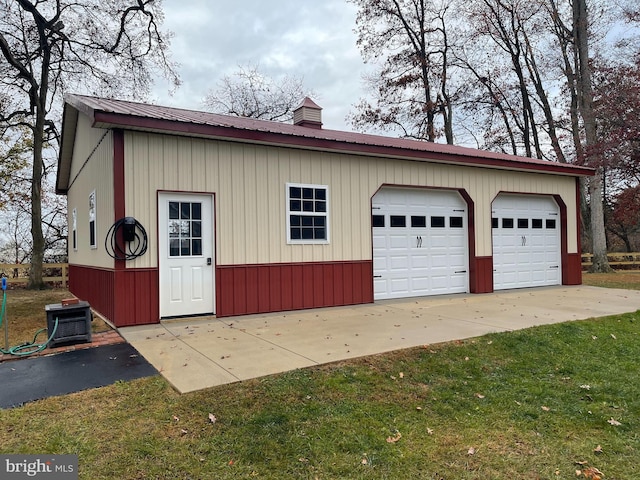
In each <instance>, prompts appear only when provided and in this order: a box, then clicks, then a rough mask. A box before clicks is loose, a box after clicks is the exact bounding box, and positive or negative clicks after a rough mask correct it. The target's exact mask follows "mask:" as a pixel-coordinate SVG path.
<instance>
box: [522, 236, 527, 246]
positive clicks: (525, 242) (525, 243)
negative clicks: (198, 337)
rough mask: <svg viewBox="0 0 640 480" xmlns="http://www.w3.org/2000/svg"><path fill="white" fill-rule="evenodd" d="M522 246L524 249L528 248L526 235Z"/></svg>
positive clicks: (523, 237)
mask: <svg viewBox="0 0 640 480" xmlns="http://www.w3.org/2000/svg"><path fill="white" fill-rule="evenodd" d="M522 246H523V247H526V246H527V237H525V236H524V235H523V236H522Z"/></svg>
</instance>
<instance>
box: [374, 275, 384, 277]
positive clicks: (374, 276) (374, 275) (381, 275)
mask: <svg viewBox="0 0 640 480" xmlns="http://www.w3.org/2000/svg"><path fill="white" fill-rule="evenodd" d="M373 278H382V275H374V276H373Z"/></svg>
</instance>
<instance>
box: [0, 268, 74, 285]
mask: <svg viewBox="0 0 640 480" xmlns="http://www.w3.org/2000/svg"><path fill="white" fill-rule="evenodd" d="M30 268H31V264H30V263H0V276H6V277H7V283H9V284H17V285H20V286H26V285H27V282H28V281H29V269H30ZM42 274H43V280H44V281H45V282H47V283H49V284H51V285H53V286H56V287H61V288H67V287H68V286H69V264H68V263H44V264H43V265H42Z"/></svg>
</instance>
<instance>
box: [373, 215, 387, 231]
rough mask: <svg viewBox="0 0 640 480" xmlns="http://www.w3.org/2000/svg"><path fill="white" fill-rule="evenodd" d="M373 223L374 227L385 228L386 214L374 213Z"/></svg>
mask: <svg viewBox="0 0 640 480" xmlns="http://www.w3.org/2000/svg"><path fill="white" fill-rule="evenodd" d="M371 225H372V226H373V227H374V228H384V225H385V222H384V215H372V216H371Z"/></svg>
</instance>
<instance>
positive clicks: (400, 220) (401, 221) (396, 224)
mask: <svg viewBox="0 0 640 480" xmlns="http://www.w3.org/2000/svg"><path fill="white" fill-rule="evenodd" d="M389 223H390V224H391V226H392V227H393V228H402V227H406V226H407V218H406V217H405V216H404V215H391V216H390V217H389Z"/></svg>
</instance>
